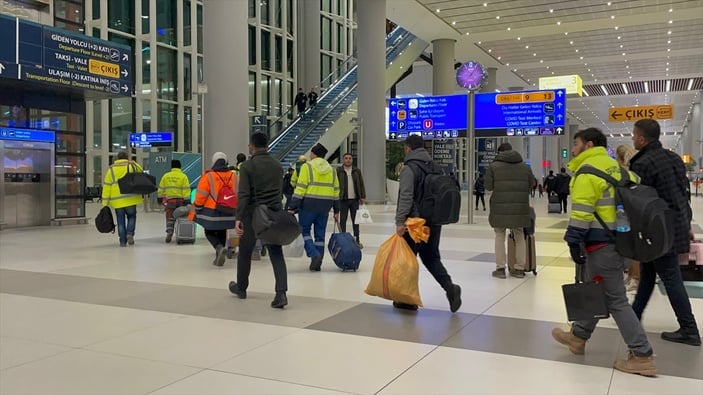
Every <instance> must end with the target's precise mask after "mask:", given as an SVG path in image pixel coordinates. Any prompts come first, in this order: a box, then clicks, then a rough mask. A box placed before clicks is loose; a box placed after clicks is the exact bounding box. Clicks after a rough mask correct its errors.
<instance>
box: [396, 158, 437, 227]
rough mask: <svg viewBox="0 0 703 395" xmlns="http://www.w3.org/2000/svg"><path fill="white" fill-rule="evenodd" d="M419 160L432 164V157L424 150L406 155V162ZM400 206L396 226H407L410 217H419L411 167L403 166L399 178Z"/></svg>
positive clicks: (397, 209) (413, 174)
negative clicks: (406, 222)
mask: <svg viewBox="0 0 703 395" xmlns="http://www.w3.org/2000/svg"><path fill="white" fill-rule="evenodd" d="M410 160H419V161H422V162H431V161H432V157H431V156H430V154H429V152H427V150H426V149H424V148H417V149H414V150H412V151H410V152H408V153H407V154H405V162H406V163H407V162H408V161H410ZM398 182H399V184H400V185H399V188H398V206H397V208H396V211H395V224H396V225H398V226H400V225H403V224H405V220H406V219H407V218H408V217H417V216H418V212H417V207H416V206H415V199H414V197H415V173H414V172H413V169H412V168H411V167H410V166H403V168H402V169H401V170H400V177H399V178H398Z"/></svg>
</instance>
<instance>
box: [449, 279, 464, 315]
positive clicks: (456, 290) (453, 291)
mask: <svg viewBox="0 0 703 395" xmlns="http://www.w3.org/2000/svg"><path fill="white" fill-rule="evenodd" d="M447 300H449V311H451V312H452V313H455V312H456V311H457V310H459V307H461V287H460V286H458V285H456V284H452V285H451V286H450V288H449V290H448V291H447Z"/></svg>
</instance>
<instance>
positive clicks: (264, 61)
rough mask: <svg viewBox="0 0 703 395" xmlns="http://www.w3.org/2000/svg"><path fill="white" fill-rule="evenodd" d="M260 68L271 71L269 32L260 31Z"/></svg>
mask: <svg viewBox="0 0 703 395" xmlns="http://www.w3.org/2000/svg"><path fill="white" fill-rule="evenodd" d="M261 69H262V70H267V71H271V33H270V32H268V31H266V30H262V31H261Z"/></svg>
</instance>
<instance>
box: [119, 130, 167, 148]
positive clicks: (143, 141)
mask: <svg viewBox="0 0 703 395" xmlns="http://www.w3.org/2000/svg"><path fill="white" fill-rule="evenodd" d="M172 145H173V132H155V133H130V134H129V146H130V147H132V148H151V147H170V146H172Z"/></svg>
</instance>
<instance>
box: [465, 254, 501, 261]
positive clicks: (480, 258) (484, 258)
mask: <svg viewBox="0 0 703 395" xmlns="http://www.w3.org/2000/svg"><path fill="white" fill-rule="evenodd" d="M467 261H476V262H491V263H495V261H496V254H494V253H492V252H484V253H481V254H478V255H474V256H473V257H471V258H469V259H467Z"/></svg>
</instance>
